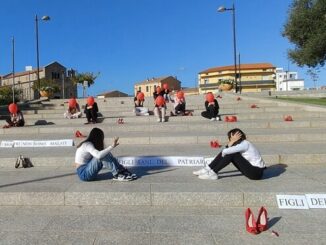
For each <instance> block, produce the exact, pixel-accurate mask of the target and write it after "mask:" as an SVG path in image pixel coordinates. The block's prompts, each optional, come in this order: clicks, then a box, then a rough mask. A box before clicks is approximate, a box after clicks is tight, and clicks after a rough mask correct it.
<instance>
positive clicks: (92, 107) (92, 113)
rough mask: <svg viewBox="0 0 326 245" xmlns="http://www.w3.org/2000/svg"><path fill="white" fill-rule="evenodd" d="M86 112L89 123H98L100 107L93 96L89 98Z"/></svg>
mask: <svg viewBox="0 0 326 245" xmlns="http://www.w3.org/2000/svg"><path fill="white" fill-rule="evenodd" d="M84 113H85V115H86V118H87V123H86V124H88V123H97V113H98V107H97V103H96V102H95V100H94V97H93V96H90V97H88V98H87V104H86V105H85V109H84Z"/></svg>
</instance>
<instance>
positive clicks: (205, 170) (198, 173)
mask: <svg viewBox="0 0 326 245" xmlns="http://www.w3.org/2000/svg"><path fill="white" fill-rule="evenodd" d="M209 170H210V167H208V166H206V167H204V168H202V169H199V170H196V171H193V172H192V173H193V174H194V175H202V174H206V173H207V172H208V171H209Z"/></svg>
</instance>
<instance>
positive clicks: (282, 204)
mask: <svg viewBox="0 0 326 245" xmlns="http://www.w3.org/2000/svg"><path fill="white" fill-rule="evenodd" d="M276 199H277V205H278V207H279V208H280V209H309V206H308V203H307V200H306V196H304V195H276Z"/></svg>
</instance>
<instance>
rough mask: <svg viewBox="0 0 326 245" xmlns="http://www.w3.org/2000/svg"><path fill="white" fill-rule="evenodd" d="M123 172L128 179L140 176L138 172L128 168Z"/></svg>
mask: <svg viewBox="0 0 326 245" xmlns="http://www.w3.org/2000/svg"><path fill="white" fill-rule="evenodd" d="M122 174H124V175H126V176H127V177H126V178H127V179H131V180H135V179H137V178H138V176H137V175H136V174H133V173H131V172H130V171H129V170H128V169H125V170H123V172H122Z"/></svg>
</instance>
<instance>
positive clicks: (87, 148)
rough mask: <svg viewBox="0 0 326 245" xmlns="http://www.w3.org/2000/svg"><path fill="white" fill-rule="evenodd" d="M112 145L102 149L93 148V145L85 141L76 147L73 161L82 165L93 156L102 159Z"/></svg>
mask: <svg viewBox="0 0 326 245" xmlns="http://www.w3.org/2000/svg"><path fill="white" fill-rule="evenodd" d="M113 148H114V147H112V146H109V147H107V148H105V149H103V150H102V151H98V150H96V149H95V147H94V145H93V144H92V143H91V142H89V141H87V142H85V143H83V144H82V145H81V146H80V147H79V148H77V151H76V155H75V163H77V164H78V165H84V164H86V163H88V162H89V161H90V160H91V159H92V158H93V157H95V158H97V159H102V158H103V157H105V156H106V155H107V154H108V153H109V152H110V151H111V150H112V149H113Z"/></svg>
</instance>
